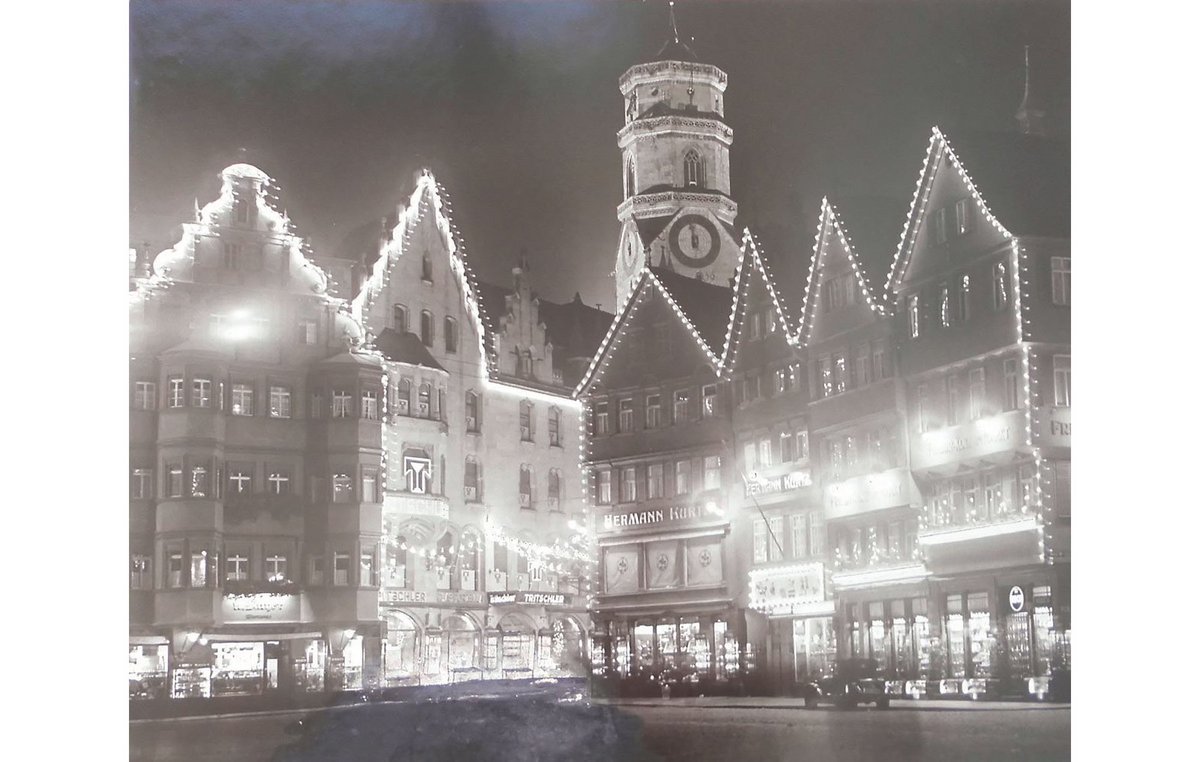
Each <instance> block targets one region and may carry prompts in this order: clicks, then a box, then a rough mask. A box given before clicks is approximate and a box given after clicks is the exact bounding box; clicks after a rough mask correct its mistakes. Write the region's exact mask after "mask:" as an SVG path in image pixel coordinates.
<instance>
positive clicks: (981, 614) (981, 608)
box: [967, 593, 996, 677]
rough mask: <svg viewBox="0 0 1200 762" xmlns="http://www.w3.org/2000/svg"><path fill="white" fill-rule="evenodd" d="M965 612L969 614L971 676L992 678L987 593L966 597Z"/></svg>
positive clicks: (991, 644)
mask: <svg viewBox="0 0 1200 762" xmlns="http://www.w3.org/2000/svg"><path fill="white" fill-rule="evenodd" d="M967 611H968V613H969V614H970V619H969V625H970V639H971V672H972V674H971V676H972V677H991V676H992V652H993V651H994V650H995V644H996V641H995V637H994V636H993V634H992V631H991V629H992V617H991V612H990V610H989V608H988V594H987V593H971V594H970V595H968V596H967Z"/></svg>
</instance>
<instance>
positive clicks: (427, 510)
mask: <svg viewBox="0 0 1200 762" xmlns="http://www.w3.org/2000/svg"><path fill="white" fill-rule="evenodd" d="M383 510H384V513H390V514H406V515H411V516H434V517H436V518H439V519H448V518H450V503H449V502H448V501H447V500H446V499H445V498H443V497H439V496H437V495H425V496H423V497H411V496H409V495H408V494H406V493H399V494H396V493H394V494H390V495H384V496H383Z"/></svg>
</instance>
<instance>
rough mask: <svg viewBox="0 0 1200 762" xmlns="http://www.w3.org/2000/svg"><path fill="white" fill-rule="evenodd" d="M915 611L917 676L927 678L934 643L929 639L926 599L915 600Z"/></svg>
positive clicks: (914, 635) (913, 604)
mask: <svg viewBox="0 0 1200 762" xmlns="http://www.w3.org/2000/svg"><path fill="white" fill-rule="evenodd" d="M912 609H913V633H912V637H913V642H914V643H915V644H916V647H917V674H918V675H920V676H921V677H925V676H926V675H928V674H929V669H930V666H931V664H930V660H931V658H932V645H933V644H932V643H931V641H930V637H929V612H928V610H927V604H926V602H925V599H924V598H915V599H913V602H912Z"/></svg>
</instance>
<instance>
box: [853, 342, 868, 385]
mask: <svg viewBox="0 0 1200 762" xmlns="http://www.w3.org/2000/svg"><path fill="white" fill-rule="evenodd" d="M869 383H871V347H870V346H868V345H866V344H864V345H862V346H860V347H856V348H855V350H854V385H855V386H860V387H861V386H866V385H867V384H869Z"/></svg>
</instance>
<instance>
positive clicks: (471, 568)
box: [458, 529, 483, 590]
mask: <svg viewBox="0 0 1200 762" xmlns="http://www.w3.org/2000/svg"><path fill="white" fill-rule="evenodd" d="M482 555H483V539H482V538H481V537H480V536H479V533H478V532H476V531H475V530H473V529H468V530H466V531H464V532H463V534H462V538H461V539H460V540H459V541H458V568H459V581H460V587H461V589H463V590H478V589H480V583H481V582H482V581H483V580H481V579H480V574H479V569H480V567H481V566H483V564H482V561H481V557H482Z"/></svg>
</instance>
